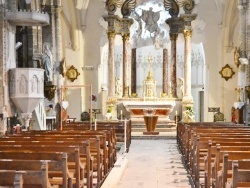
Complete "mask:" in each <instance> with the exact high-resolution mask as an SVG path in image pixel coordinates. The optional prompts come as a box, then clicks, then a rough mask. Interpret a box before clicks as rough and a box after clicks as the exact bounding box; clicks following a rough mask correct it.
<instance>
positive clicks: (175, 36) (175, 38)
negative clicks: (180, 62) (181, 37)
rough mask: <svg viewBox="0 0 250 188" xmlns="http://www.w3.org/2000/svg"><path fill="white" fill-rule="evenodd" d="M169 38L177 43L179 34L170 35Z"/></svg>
mask: <svg viewBox="0 0 250 188" xmlns="http://www.w3.org/2000/svg"><path fill="white" fill-rule="evenodd" d="M169 36H170V40H171V41H172V40H174V41H176V40H177V38H178V33H169Z"/></svg>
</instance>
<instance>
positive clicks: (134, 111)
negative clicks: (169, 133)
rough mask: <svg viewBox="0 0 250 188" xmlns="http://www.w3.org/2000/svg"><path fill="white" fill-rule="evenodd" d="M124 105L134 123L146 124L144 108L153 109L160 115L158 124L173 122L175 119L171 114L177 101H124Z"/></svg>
mask: <svg viewBox="0 0 250 188" xmlns="http://www.w3.org/2000/svg"><path fill="white" fill-rule="evenodd" d="M122 103H123V106H124V107H125V108H126V111H127V112H129V113H130V119H131V123H132V125H141V124H144V115H145V114H144V110H145V109H153V110H154V115H157V116H158V123H157V124H168V123H170V124H172V123H174V120H170V118H169V115H170V114H171V112H172V111H173V109H174V107H175V105H176V102H175V101H144V100H143V101H123V102H122Z"/></svg>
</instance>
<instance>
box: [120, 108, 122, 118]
mask: <svg viewBox="0 0 250 188" xmlns="http://www.w3.org/2000/svg"><path fill="white" fill-rule="evenodd" d="M120 115H121V119H122V110H121V112H120Z"/></svg>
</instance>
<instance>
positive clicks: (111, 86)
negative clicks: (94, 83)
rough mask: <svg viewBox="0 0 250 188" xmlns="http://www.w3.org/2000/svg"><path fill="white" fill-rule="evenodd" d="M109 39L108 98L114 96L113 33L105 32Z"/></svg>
mask: <svg viewBox="0 0 250 188" xmlns="http://www.w3.org/2000/svg"><path fill="white" fill-rule="evenodd" d="M107 35H108V39H109V51H108V96H110V97H111V96H115V52H114V51H115V49H114V48H115V35H116V34H115V32H114V31H108V32H107Z"/></svg>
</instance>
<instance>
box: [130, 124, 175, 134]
mask: <svg viewBox="0 0 250 188" xmlns="http://www.w3.org/2000/svg"><path fill="white" fill-rule="evenodd" d="M131 131H132V133H133V132H145V131H146V126H145V124H140V125H139V124H135V125H132V127H131ZM155 131H156V132H173V131H176V124H174V123H168V124H164V125H163V124H157V125H156V128H155Z"/></svg>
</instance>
